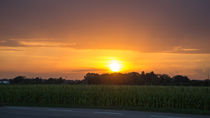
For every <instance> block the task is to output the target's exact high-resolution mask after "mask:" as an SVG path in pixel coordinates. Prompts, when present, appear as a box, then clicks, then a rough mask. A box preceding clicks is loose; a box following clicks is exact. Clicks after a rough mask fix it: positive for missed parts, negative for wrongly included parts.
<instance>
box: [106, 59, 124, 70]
mask: <svg viewBox="0 0 210 118" xmlns="http://www.w3.org/2000/svg"><path fill="white" fill-rule="evenodd" d="M109 68H110V70H111V71H112V72H119V71H120V70H121V68H122V65H121V64H120V63H119V61H117V60H113V61H111V62H110V64H109Z"/></svg>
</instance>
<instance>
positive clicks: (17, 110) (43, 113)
mask: <svg viewBox="0 0 210 118" xmlns="http://www.w3.org/2000/svg"><path fill="white" fill-rule="evenodd" d="M0 118H210V116H202V115H189V114H174V113H158V112H140V111H123V110H102V109H77V108H44V107H11V106H10V107H0Z"/></svg>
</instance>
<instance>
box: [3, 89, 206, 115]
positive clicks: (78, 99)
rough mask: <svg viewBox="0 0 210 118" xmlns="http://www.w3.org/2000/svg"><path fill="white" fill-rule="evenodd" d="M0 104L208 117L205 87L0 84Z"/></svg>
mask: <svg viewBox="0 0 210 118" xmlns="http://www.w3.org/2000/svg"><path fill="white" fill-rule="evenodd" d="M0 104H3V105H18V106H19V105H20V106H55V107H58V106H59V107H83V108H114V109H129V110H144V111H163V112H180V113H203V114H210V88H209V87H180V86H177V87H174V86H170V87H169V86H92V85H89V86H86V85H74V86H73V85H1V86H0Z"/></svg>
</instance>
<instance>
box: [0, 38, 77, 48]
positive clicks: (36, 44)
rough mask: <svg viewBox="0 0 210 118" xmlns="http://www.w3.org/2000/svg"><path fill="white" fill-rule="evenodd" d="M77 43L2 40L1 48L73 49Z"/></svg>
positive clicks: (0, 42)
mask: <svg viewBox="0 0 210 118" xmlns="http://www.w3.org/2000/svg"><path fill="white" fill-rule="evenodd" d="M75 45H76V43H65V42H64V43H62V42H53V41H39V40H38V41H36V39H34V41H33V39H31V40H29V41H22V40H21V39H8V40H1V41H0V47H72V46H75Z"/></svg>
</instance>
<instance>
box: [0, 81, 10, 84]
mask: <svg viewBox="0 0 210 118" xmlns="http://www.w3.org/2000/svg"><path fill="white" fill-rule="evenodd" d="M0 84H10V83H9V80H0Z"/></svg>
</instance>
